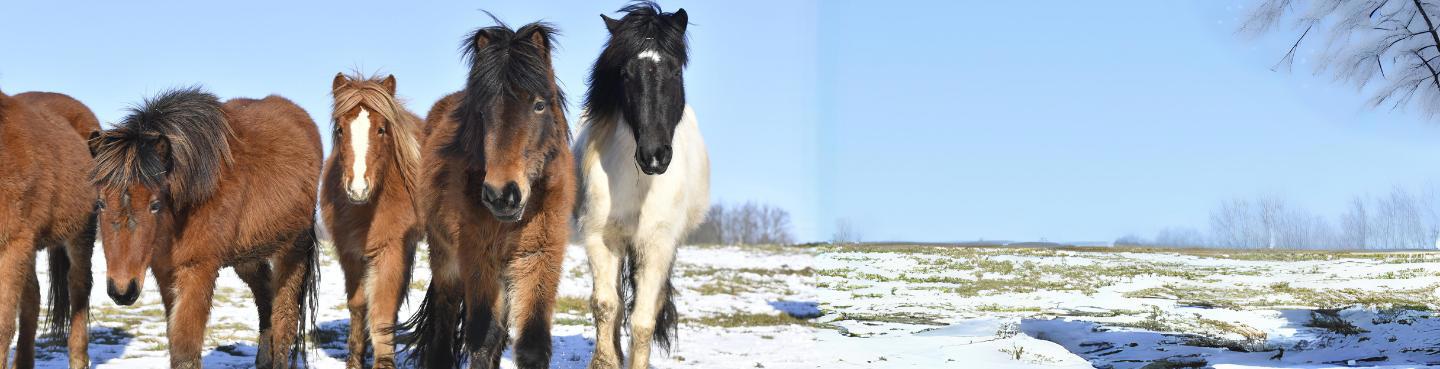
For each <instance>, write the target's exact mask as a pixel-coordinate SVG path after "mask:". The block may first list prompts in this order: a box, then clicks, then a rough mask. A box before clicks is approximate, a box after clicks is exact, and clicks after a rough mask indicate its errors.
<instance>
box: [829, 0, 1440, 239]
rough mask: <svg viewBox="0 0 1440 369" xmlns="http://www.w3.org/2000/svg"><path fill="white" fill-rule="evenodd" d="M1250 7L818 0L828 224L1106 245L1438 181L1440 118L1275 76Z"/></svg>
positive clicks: (1333, 211)
mask: <svg viewBox="0 0 1440 369" xmlns="http://www.w3.org/2000/svg"><path fill="white" fill-rule="evenodd" d="M1254 3H1255V2H1254V1H1214V2H1212V1H1112V2H1103V3H1096V2H1065V1H1045V2H1013V1H1005V2H975V1H964V2H960V1H955V2H951V1H895V2H887V3H885V5H884V6H883V7H879V6H877V5H876V4H878V3H875V2H847V1H838V2H829V1H826V2H824V3H823V4H822V6H821V12H820V64H819V66H820V74H821V76H822V78H821V82H820V89H819V90H820V96H821V106H822V108H821V113H820V121H821V122H822V125H821V129H820V132H821V136H820V137H821V139H820V141H821V143H820V147H819V151H820V155H821V157H822V158H823V160H822V162H821V169H820V173H821V177H820V187H819V193H820V203H821V209H820V210H819V211H820V213H821V214H825V216H826V217H827V218H830V219H825V220H822V222H826V223H825V224H822V226H823V227H822V228H824V229H826V230H828V229H829V227H830V225H831V224H833V222H834V219H838V218H848V219H851V220H852V221H853V222H854V223H855V224H857V226H858V227H859V229H860V230H861V232H862V233H863V234H864V236H865V238H866V239H869V240H926V241H947V240H973V239H978V238H986V239H1020V240H1033V239H1040V238H1046V239H1049V240H1058V241H1092V240H1093V241H1108V240H1113V239H1115V238H1116V237H1119V236H1121V235H1123V234H1126V233H1130V232H1135V233H1138V234H1141V235H1146V236H1148V235H1153V234H1154V232H1156V231H1157V230H1159V229H1161V228H1162V227H1166V226H1192V227H1196V228H1199V229H1202V230H1203V229H1205V227H1206V226H1207V224H1208V215H1209V211H1210V209H1212V208H1214V207H1215V205H1217V204H1218V203H1219V202H1220V201H1222V200H1224V199H1228V198H1232V197H1237V196H1252V195H1255V194H1258V193H1262V192H1265V193H1279V194H1282V195H1283V196H1285V197H1286V198H1288V199H1289V200H1290V201H1291V202H1292V203H1294V204H1297V205H1299V206H1302V207H1305V208H1307V209H1309V210H1311V211H1313V212H1315V213H1318V214H1324V215H1326V216H1330V217H1331V220H1332V221H1333V219H1334V218H1333V216H1335V215H1338V214H1339V213H1340V211H1341V209H1342V207H1343V205H1344V204H1345V202H1346V201H1348V200H1349V199H1350V197H1351V196H1352V195H1358V194H1365V193H1370V194H1381V193H1385V192H1386V191H1389V189H1390V188H1391V187H1392V186H1394V185H1401V186H1412V187H1413V186H1418V185H1423V184H1425V183H1426V182H1429V181H1432V180H1435V179H1440V166H1437V165H1436V164H1437V159H1440V145H1436V144H1435V143H1436V142H1437V139H1440V126H1437V125H1435V124H1432V123H1428V122H1426V121H1425V120H1424V119H1422V117H1419V116H1418V115H1417V114H1412V113H1407V112H1405V111H1400V112H1394V111H1389V110H1382V111H1379V112H1372V111H1370V110H1369V109H1367V107H1366V106H1365V104H1364V100H1365V98H1366V97H1367V96H1363V95H1361V94H1359V93H1357V92H1356V91H1355V89H1354V88H1351V87H1345V86H1340V85H1337V84H1334V83H1331V80H1330V78H1329V77H1326V76H1315V75H1313V74H1312V73H1311V71H1312V68H1311V67H1309V66H1308V65H1306V64H1304V63H1303V62H1304V61H1303V60H1302V63H1301V64H1298V65H1297V66H1296V67H1295V68H1294V71H1293V72H1289V73H1286V72H1273V71H1271V70H1270V69H1269V68H1270V66H1271V65H1272V64H1274V63H1275V62H1276V61H1277V60H1279V58H1280V57H1281V56H1282V54H1283V53H1284V51H1285V49H1284V47H1285V46H1286V45H1285V42H1286V41H1291V40H1293V39H1290V38H1289V36H1288V35H1287V36H1286V37H1278V36H1277V37H1271V38H1265V39H1261V40H1251V39H1247V38H1243V37H1240V36H1238V35H1236V33H1235V31H1236V23H1237V22H1238V21H1240V20H1241V19H1242V17H1243V15H1244V14H1245V13H1244V9H1242V8H1239V7H1238V6H1237V5H1246V4H1254ZM1097 4H1103V5H1097Z"/></svg>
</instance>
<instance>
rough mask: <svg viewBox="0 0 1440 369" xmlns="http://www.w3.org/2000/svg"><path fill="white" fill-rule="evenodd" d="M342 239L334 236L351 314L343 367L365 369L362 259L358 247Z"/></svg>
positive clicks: (365, 338)
mask: <svg viewBox="0 0 1440 369" xmlns="http://www.w3.org/2000/svg"><path fill="white" fill-rule="evenodd" d="M354 242H355V241H353V240H351V239H349V238H348V237H345V235H335V237H334V244H335V255H336V256H338V258H339V259H340V270H341V271H342V272H344V274H345V301H346V302H345V306H346V307H347V308H348V309H349V310H350V334H349V335H347V336H346V339H345V348H346V351H347V352H348V353H349V354H348V355H346V357H345V367H346V368H349V369H360V368H363V367H365V345H366V344H367V343H368V342H369V339H368V337H366V335H367V334H368V333H367V331H366V330H365V324H366V323H365V321H366V317H365V310H366V306H365V292H364V291H362V290H361V288H362V287H364V285H365V283H366V281H365V278H366V273H365V268H366V267H365V265H366V261H365V255H363V253H362V252H360V250H358V247H359V245H355V244H354Z"/></svg>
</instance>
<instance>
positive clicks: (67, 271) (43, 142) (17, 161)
mask: <svg viewBox="0 0 1440 369" xmlns="http://www.w3.org/2000/svg"><path fill="white" fill-rule="evenodd" d="M99 129H100V124H99V121H98V120H96V119H95V114H94V113H91V112H90V109H89V108H87V107H85V105H84V104H81V103H80V102H79V101H76V100H75V99H73V98H70V97H69V96H65V95H61V94H56V93H49V92H27V93H23V94H19V95H15V96H14V97H11V96H7V95H5V93H4V92H0V163H3V164H0V204H5V205H4V206H0V342H4V343H5V346H0V366H3V365H5V364H6V363H7V362H8V360H7V359H8V356H9V354H10V349H9V343H10V339H11V337H14V336H15V333H16V329H17V327H16V323H17V322H18V323H19V327H18V329H19V335H20V339H19V340H18V341H17V342H16V348H15V361H14V367H15V368H32V367H34V365H35V333H36V332H35V331H36V329H37V320H38V319H39V312H40V284H39V278H37V277H38V275H37V274H36V273H35V256H36V255H35V253H36V252H37V251H39V250H40V249H45V250H47V254H48V255H49V264H50V281H49V282H50V312H49V315H50V317H49V319H50V331H51V332H52V333H54V334H55V336H56V337H66V338H67V342H66V346H67V348H68V349H69V359H70V367H71V368H86V367H89V365H90V355H89V354H88V353H87V352H86V351H87V350H88V347H89V342H88V341H89V330H88V328H87V323H88V321H87V320H88V318H89V314H90V313H89V308H90V286H91V281H90V255H91V252H92V250H93V249H94V247H95V215H94V209H95V208H94V204H95V188H94V187H91V186H90V185H89V183H88V182H87V181H86V180H85V178H86V171H88V170H89V168H90V165H91V159H90V153H89V152H87V151H86V148H85V137H86V136H88V135H89V134H90V132H93V131H95V130H99Z"/></svg>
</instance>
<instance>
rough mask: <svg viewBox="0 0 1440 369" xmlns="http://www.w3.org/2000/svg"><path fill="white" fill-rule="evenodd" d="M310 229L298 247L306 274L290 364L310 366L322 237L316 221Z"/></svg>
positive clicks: (302, 236)
mask: <svg viewBox="0 0 1440 369" xmlns="http://www.w3.org/2000/svg"><path fill="white" fill-rule="evenodd" d="M311 224H312V225H311V226H310V229H307V230H305V232H304V233H303V234H302V235H301V237H300V239H299V240H297V242H296V245H295V246H296V247H300V248H301V249H300V251H301V252H304V253H305V275H304V276H303V277H302V278H301V281H300V298H299V299H298V300H299V303H300V306H299V309H298V310H296V312H297V314H298V315H299V316H298V317H297V318H296V321H295V342H294V343H292V344H291V350H290V358H289V360H290V366H291V367H299V365H298V364H299V363H304V364H305V366H306V367H310V359H309V350H308V347H307V343H308V342H309V337H308V336H309V333H310V331H311V330H312V329H315V316H316V314H317V313H316V311H315V310H316V308H318V307H319V306H320V296H319V293H318V290H317V287H319V286H320V254H319V250H320V238H319V237H318V236H317V235H316V234H315V226H314V225H313V224H314V222H311Z"/></svg>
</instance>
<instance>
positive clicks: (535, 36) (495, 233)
mask: <svg viewBox="0 0 1440 369" xmlns="http://www.w3.org/2000/svg"><path fill="white" fill-rule="evenodd" d="M492 18H493V16H492ZM495 22H496V24H497V25H495V26H490V27H484V28H480V29H477V30H475V31H474V32H473V33H471V34H470V35H469V36H468V37H466V38H465V39H464V43H463V46H462V47H463V49H464V52H465V55H466V56H467V58H468V59H469V60H468V61H469V66H470V74H469V77H468V79H467V81H466V84H465V88H464V90H462V91H460V92H456V93H453V94H451V95H448V96H446V97H444V98H442V99H441V100H440V101H438V102H436V103H435V105H434V106H433V107H431V109H430V112H429V114H428V115H427V116H426V122H427V123H426V124H427V125H428V126H429V127H428V128H427V129H429V130H430V132H429V135H428V136H427V137H426V138H425V144H424V146H423V148H422V151H421V163H422V166H421V168H422V171H423V174H422V176H421V178H422V183H421V187H422V190H421V191H420V193H421V194H423V198H424V199H423V200H422V201H421V206H422V212H421V213H422V218H423V219H424V222H425V232H426V237H427V240H428V244H429V246H430V267H431V273H432V274H433V277H432V280H431V282H430V286H429V288H428V289H427V291H426V295H425V300H424V301H423V302H422V303H421V306H420V308H419V311H417V312H416V314H415V315H414V316H413V317H412V318H410V319H409V320H408V321H407V322H406V324H405V326H406V328H407V329H409V330H410V331H411V332H410V333H408V334H407V336H406V337H407V338H406V340H405V341H407V342H408V343H409V344H408V345H407V350H410V349H413V350H415V353H414V354H412V355H409V357H408V358H407V361H414V360H419V361H421V363H420V365H421V367H425V368H432V369H434V368H451V367H455V366H458V365H459V364H460V363H462V362H464V361H465V360H466V358H465V356H466V355H467V354H468V361H469V363H470V367H472V368H498V367H499V364H500V356H501V353H502V352H503V351H505V346H506V344H507V338H508V337H509V332H508V327H509V326H511V325H513V326H514V327H515V330H516V332H517V336H516V338H515V341H514V342H515V343H514V344H515V363H516V366H517V367H519V368H523V369H530V368H546V367H549V364H550V356H551V346H550V326H551V318H552V317H553V316H554V304H555V297H556V288H558V285H559V282H560V278H561V269H562V264H563V262H564V258H565V247H566V246H565V245H566V241H567V239H568V236H569V231H570V230H569V219H570V215H571V209H572V206H573V202H574V196H575V193H574V188H575V187H574V186H575V180H574V170H573V168H572V165H573V160H572V159H571V155H570V147H569V145H570V130H569V126H568V125H567V123H566V120H565V100H564V94H563V92H561V90H560V87H559V85H558V84H557V82H556V79H555V72H554V70H553V68H552V66H551V53H552V51H553V50H554V49H553V47H554V34H555V30H554V29H553V28H552V27H551V26H550V25H548V24H545V23H531V24H527V25H525V26H523V27H520V28H518V29H514V30H512V29H511V28H510V27H509V26H507V25H505V24H504V23H503V22H500V21H499V20H498V19H495Z"/></svg>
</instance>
